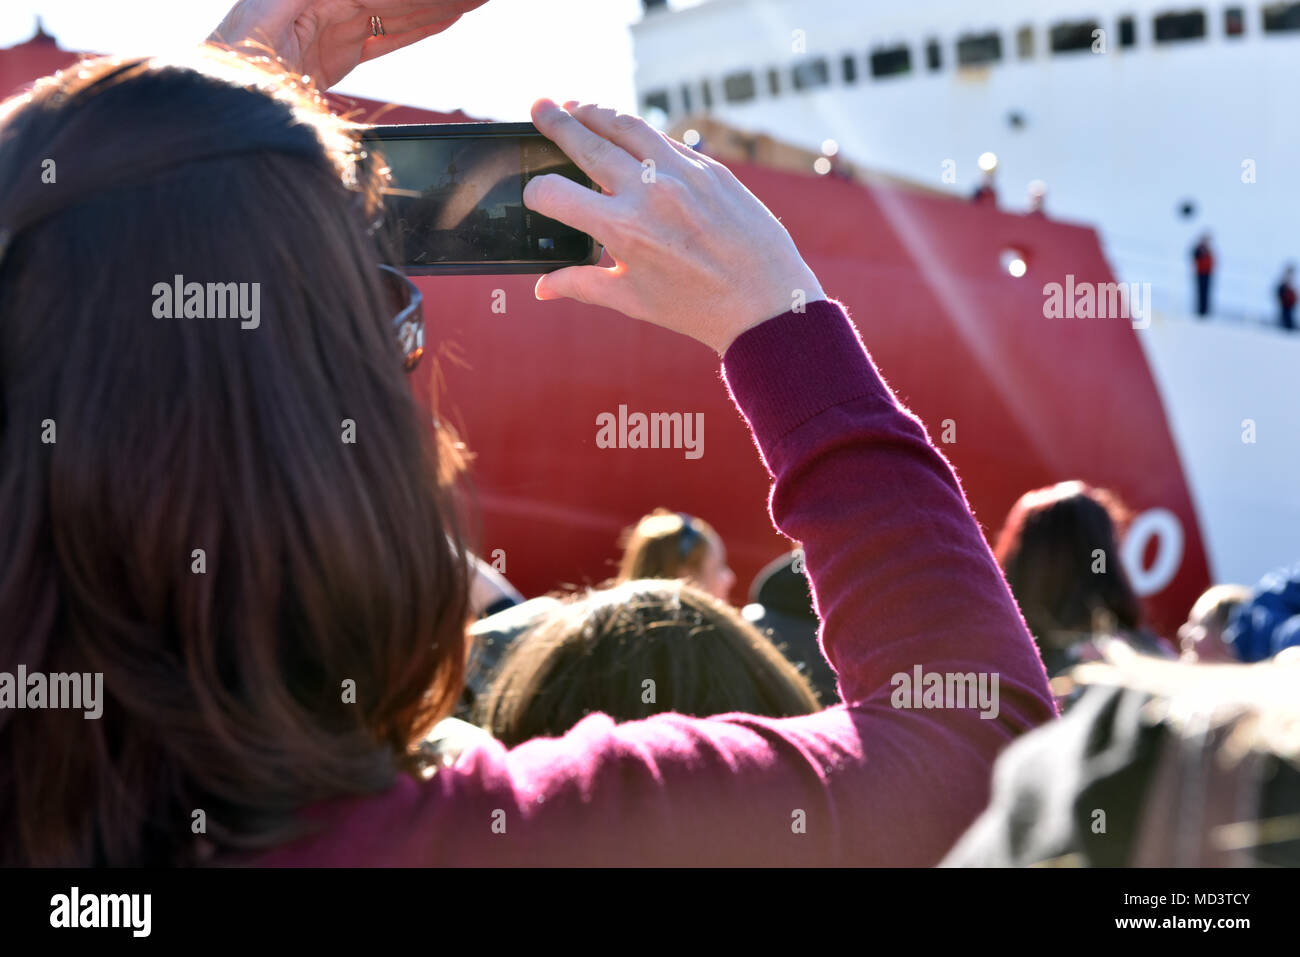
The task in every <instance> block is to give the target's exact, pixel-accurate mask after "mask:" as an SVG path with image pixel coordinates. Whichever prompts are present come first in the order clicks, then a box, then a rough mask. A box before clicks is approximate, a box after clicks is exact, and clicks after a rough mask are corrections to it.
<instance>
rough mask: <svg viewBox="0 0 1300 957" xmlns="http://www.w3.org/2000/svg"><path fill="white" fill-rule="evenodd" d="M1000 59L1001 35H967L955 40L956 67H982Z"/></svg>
mask: <svg viewBox="0 0 1300 957" xmlns="http://www.w3.org/2000/svg"><path fill="white" fill-rule="evenodd" d="M1001 59H1002V35H1001V34H999V33H968V34H966V35H965V36H962V37H959V38H958V40H957V65H958V66H982V65H984V64H985V63H993V62H995V61H997V60H1001Z"/></svg>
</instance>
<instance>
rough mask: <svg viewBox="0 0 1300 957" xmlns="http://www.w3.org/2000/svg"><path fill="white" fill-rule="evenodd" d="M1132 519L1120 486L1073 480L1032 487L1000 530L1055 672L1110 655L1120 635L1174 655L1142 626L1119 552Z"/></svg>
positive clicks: (1028, 616)
mask: <svg viewBox="0 0 1300 957" xmlns="http://www.w3.org/2000/svg"><path fill="white" fill-rule="evenodd" d="M1126 522H1127V512H1126V510H1125V508H1124V505H1123V503H1122V502H1120V500H1119V499H1118V498H1117V497H1116V496H1115V495H1114V494H1113V493H1111V492H1109V491H1107V490H1106V489H1099V488H1093V487H1092V486H1090V485H1087V484H1085V483H1083V482H1079V481H1071V482H1060V483H1058V484H1056V485H1052V486H1048V487H1045V488H1040V489H1034V490H1033V491H1030V492H1026V493H1025V494H1024V495H1022V496H1021V497H1020V499H1019V500H1018V501H1017V502H1016V504H1015V505H1014V506H1013V507H1012V509H1011V511H1010V512H1009V513H1008V514H1007V518H1006V521H1005V522H1004V523H1003V525H1002V530H1001V531H1000V532H999V533H998V536H997V544H996V545H995V546H994V553H995V554H996V555H997V558H998V564H1000V565H1001V566H1002V570H1003V571H1004V572H1005V573H1006V576H1007V582H1008V583H1009V584H1010V585H1011V591H1012V593H1013V594H1014V595H1015V596H1016V601H1017V602H1018V603H1019V605H1020V610H1021V611H1022V612H1023V613H1024V616H1025V622H1026V624H1028V626H1029V631H1030V633H1031V634H1033V636H1034V639H1035V640H1036V641H1037V642H1038V648H1039V651H1040V652H1041V653H1042V656H1043V663H1044V665H1045V666H1046V667H1047V671H1048V674H1050V675H1052V676H1053V677H1056V676H1058V675H1060V674H1062V673H1063V672H1065V671H1067V670H1068V669H1069V668H1071V667H1072V666H1073V665H1075V664H1077V663H1079V662H1080V661H1087V660H1092V659H1096V658H1098V657H1102V656H1104V653H1105V646H1106V644H1107V643H1108V642H1109V641H1110V640H1114V639H1118V640H1120V641H1123V642H1124V643H1126V644H1128V645H1130V646H1132V647H1133V648H1134V649H1135V650H1137V651H1140V652H1144V653H1146V654H1152V655H1160V656H1171V655H1172V654H1173V651H1172V649H1171V648H1170V647H1169V646H1168V645H1167V644H1166V643H1165V642H1164V641H1162V640H1161V639H1160V638H1158V637H1157V636H1155V635H1154V634H1152V633H1151V632H1149V631H1148V630H1147V629H1146V628H1144V627H1143V624H1142V609H1141V605H1140V604H1139V602H1138V597H1137V594H1136V593H1135V592H1134V591H1133V586H1132V584H1130V582H1129V579H1128V574H1127V573H1126V572H1125V571H1124V566H1123V563H1122V562H1121V561H1120V558H1119V532H1120V529H1122V528H1123V527H1124V525H1125V524H1126Z"/></svg>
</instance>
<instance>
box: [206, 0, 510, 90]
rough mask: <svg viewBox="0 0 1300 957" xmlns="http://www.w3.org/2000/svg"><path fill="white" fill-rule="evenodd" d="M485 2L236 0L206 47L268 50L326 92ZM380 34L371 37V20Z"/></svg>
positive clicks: (447, 0)
mask: <svg viewBox="0 0 1300 957" xmlns="http://www.w3.org/2000/svg"><path fill="white" fill-rule="evenodd" d="M486 2H487V0H388V2H383V0H380V2H367V0H238V2H237V3H236V4H235V5H234V6H233V7H231V9H230V12H229V13H227V14H226V18H225V19H224V20H222V21H221V25H220V26H218V27H217V29H216V30H214V31H213V32H212V36H210V37H209V38H208V40H209V42H212V43H221V44H224V45H226V46H231V47H240V46H245V45H254V46H256V45H260V46H263V47H269V48H270V49H271V50H274V51H275V53H276V54H277V55H278V56H279V57H280V59H282V60H283V61H284V62H285V65H286V66H288V67H289V68H290V69H291V70H293V71H294V72H296V73H300V74H308V75H310V76H311V77H312V78H313V79H314V80H315V81H316V85H317V86H318V87H319V88H320V89H322V90H326V89H329V88H330V87H331V86H333V85H334V84H335V83H337V82H338V81H339V80H341V79H343V77H345V76H347V75H348V74H349V73H351V72H352V69H353V68H354V67H355V66H356V65H357V64H358V63H363V62H364V61H366V60H373V59H374V58H375V57H380V56H383V55H384V54H385V53H392V52H393V51H394V50H400V49H401V48H402V47H404V46H409V45H410V44H412V43H415V42H416V41H417V40H423V39H424V38H425V37H428V36H432V35H433V34H435V33H441V32H442V31H443V30H446V29H447V28H448V27H449V26H451V25H452V24H453V23H455V22H456V21H457V20H459V19H460V16H461V14H463V13H466V12H468V11H470V10H473V9H474V8H475V7H481V6H482V5H483V4H484V3H486ZM374 16H378V17H379V18H380V20H381V22H382V24H383V34H382V35H380V36H374V35H373V30H372V29H371V17H374Z"/></svg>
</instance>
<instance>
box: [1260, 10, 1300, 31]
mask: <svg viewBox="0 0 1300 957" xmlns="http://www.w3.org/2000/svg"><path fill="white" fill-rule="evenodd" d="M1292 30H1300V3H1270V4H1269V5H1268V6H1266V7H1265V8H1264V32H1265V33H1288V32H1290V31H1292Z"/></svg>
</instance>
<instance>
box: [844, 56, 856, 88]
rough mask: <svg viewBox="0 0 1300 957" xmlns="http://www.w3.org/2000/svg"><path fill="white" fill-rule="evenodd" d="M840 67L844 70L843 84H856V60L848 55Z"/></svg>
mask: <svg viewBox="0 0 1300 957" xmlns="http://www.w3.org/2000/svg"><path fill="white" fill-rule="evenodd" d="M841 65H842V66H843V68H844V82H845V83H856V82H857V81H858V58H857V57H855V56H854V55H853V54H852V53H850V54H848V55H846V56H845V57H844V61H843V63H842V64H841Z"/></svg>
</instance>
